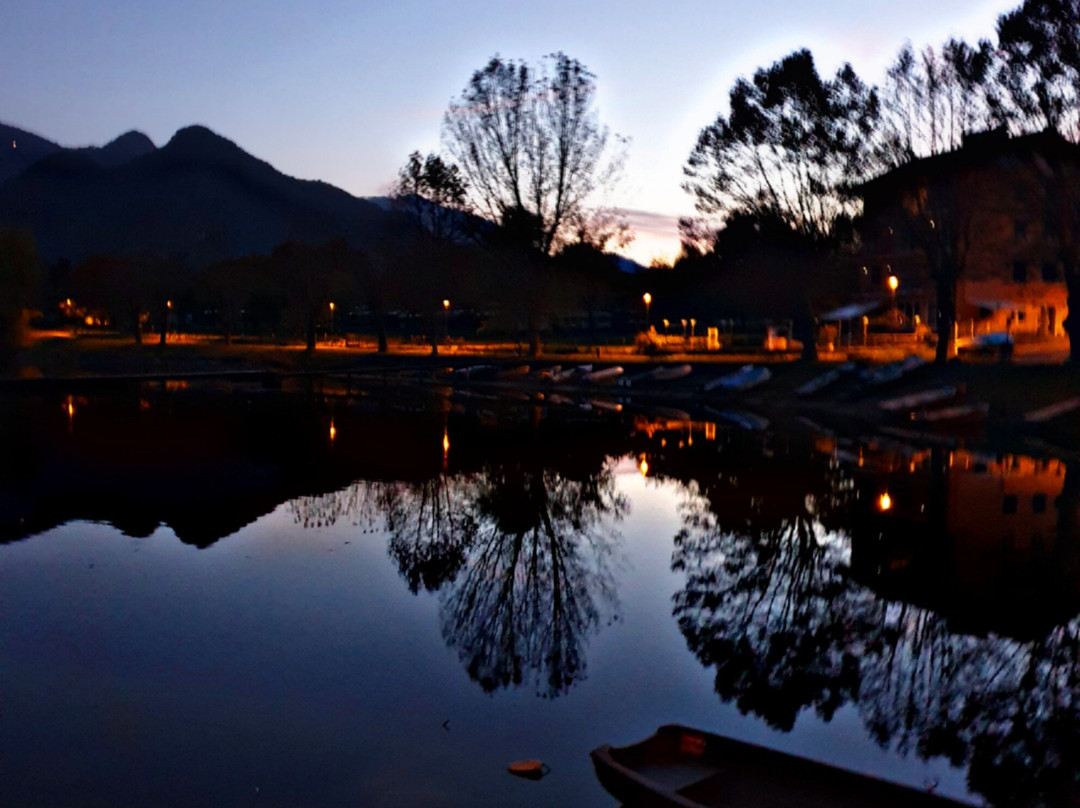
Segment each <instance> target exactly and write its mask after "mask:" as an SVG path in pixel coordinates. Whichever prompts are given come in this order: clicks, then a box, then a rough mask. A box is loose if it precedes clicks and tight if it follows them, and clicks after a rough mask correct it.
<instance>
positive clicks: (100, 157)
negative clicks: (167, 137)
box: [79, 129, 157, 168]
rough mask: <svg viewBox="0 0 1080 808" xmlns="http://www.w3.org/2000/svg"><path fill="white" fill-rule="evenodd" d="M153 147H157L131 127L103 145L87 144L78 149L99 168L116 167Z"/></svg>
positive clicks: (147, 152)
mask: <svg viewBox="0 0 1080 808" xmlns="http://www.w3.org/2000/svg"><path fill="white" fill-rule="evenodd" d="M155 149H157V147H156V146H155V145H154V142H153V141H152V140H150V138H148V137H147V136H146V135H144V134H143V133H142V132H136V131H135V130H134V129H133V130H132V131H130V132H125V133H124V134H122V135H120V137H118V138H116V139H115V140H112V141H110V142H109V143H107V144H105V145H104V146H100V147H99V146H88V147H86V148H83V149H79V151H81V152H85V153H87V154H89V155H90V156H91V157H92V158H94V162H95V163H97V165H98V166H100V167H101V168H116V167H117V166H122V165H123V164H124V163H130V162H131V161H132V160H134V159H135V158H137V157H142V156H143V155H144V154H150V152H152V151H154V150H155Z"/></svg>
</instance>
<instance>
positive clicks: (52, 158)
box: [0, 126, 396, 268]
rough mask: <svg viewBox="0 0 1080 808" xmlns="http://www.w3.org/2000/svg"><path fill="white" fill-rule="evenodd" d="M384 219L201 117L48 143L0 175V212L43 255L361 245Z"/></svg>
mask: <svg viewBox="0 0 1080 808" xmlns="http://www.w3.org/2000/svg"><path fill="white" fill-rule="evenodd" d="M46 143H47V142H46ZM140 152H141V154H139V153H140ZM133 154H139V156H135V157H134V158H133V159H127V160H126V162H125V161H124V160H125V158H127V157H128V156H130V155H133ZM394 221H396V217H393V216H391V215H389V214H387V213H385V212H383V211H381V210H380V209H379V208H378V207H376V206H375V205H373V204H371V203H369V202H367V201H365V200H362V199H358V198H356V197H354V196H352V195H350V194H348V193H346V192H345V191H342V190H341V189H339V188H335V187H334V186H332V185H328V184H327V183H323V182H313V181H308V180H298V179H295V178H293V177H288V176H286V175H285V174H282V173H281V172H279V171H278V170H277V169H275V168H274V167H273V166H271V165H270V164H269V163H266V162H264V161H262V160H259V159H257V158H255V157H253V156H251V155H250V154H248V153H247V152H245V151H244V150H243V149H241V148H240V147H239V146H237V145H236V144H235V143H233V142H232V141H230V140H227V139H226V138H223V137H221V136H220V135H217V134H215V133H214V132H212V131H210V130H209V129H207V128H205V127H202V126H191V127H187V128H185V129H181V130H180V131H178V132H177V133H176V134H175V135H174V136H173V138H172V140H170V141H169V142H168V143H167V144H166V145H165V146H163V147H162V148H160V149H153V144H152V143H150V142H149V140H148V139H147V138H145V136H143V135H141V134H139V133H137V132H129V133H128V134H126V135H123V136H122V137H120V138H118V139H117V140H115V141H113V142H112V143H110V144H109V145H108V146H105V147H104V148H102V149H97V150H93V149H88V150H58V151H54V152H53V153H51V154H48V155H47V156H45V157H44V159H40V160H39V161H38V162H36V164H34V165H32V166H31V167H29V168H27V169H25V170H24V171H22V173H21V174H19V175H18V176H15V177H14V178H13V179H10V180H9V181H7V182H5V183H3V184H0V223H3V224H7V225H14V226H21V227H28V228H30V229H31V230H32V231H33V232H34V235H35V238H36V240H37V245H38V250H39V251H40V252H41V255H42V257H43V258H44V259H45V260H46V261H49V262H52V261H55V260H57V259H59V258H67V259H69V260H71V261H73V262H77V261H79V260H81V259H83V258H85V257H87V256H89V255H97V254H119V255H137V254H142V255H155V256H159V257H167V258H173V259H178V260H180V261H182V262H183V263H184V264H185V265H186V266H187V267H189V268H196V267H201V266H204V265H206V264H208V263H211V262H214V261H217V260H221V259H224V258H235V257H240V256H244V255H250V254H252V253H264V254H265V253H269V252H270V250H271V249H272V248H273V247H274V246H276V245H278V244H280V243H281V242H283V241H288V240H292V241H297V242H302V243H310V244H315V243H324V242H326V241H328V240H331V239H334V238H339V237H344V238H346V239H347V240H348V241H349V242H350V243H351V244H352V245H354V246H361V247H362V246H370V245H371V244H372V243H373V242H375V241H376V240H377V239H379V238H380V237H381V236H382V235H383V234H384V233H385V232H386V230H387V228H388V227H389V226H391V225H392V223H393V222H394Z"/></svg>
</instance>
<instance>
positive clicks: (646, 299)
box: [641, 292, 652, 331]
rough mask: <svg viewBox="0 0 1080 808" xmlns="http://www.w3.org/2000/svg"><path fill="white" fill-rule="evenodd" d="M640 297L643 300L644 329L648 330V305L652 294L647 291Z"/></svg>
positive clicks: (650, 302)
mask: <svg viewBox="0 0 1080 808" xmlns="http://www.w3.org/2000/svg"><path fill="white" fill-rule="evenodd" d="M641 299H642V300H644V301H645V330H646V331H648V330H649V306H650V305H651V304H652V295H650V294H649V293H648V292H646V293H645V294H643V295H642V296H641Z"/></svg>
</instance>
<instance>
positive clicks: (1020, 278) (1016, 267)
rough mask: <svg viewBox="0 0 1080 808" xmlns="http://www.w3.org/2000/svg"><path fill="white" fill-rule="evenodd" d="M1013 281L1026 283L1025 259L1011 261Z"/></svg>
mask: <svg viewBox="0 0 1080 808" xmlns="http://www.w3.org/2000/svg"><path fill="white" fill-rule="evenodd" d="M1013 283H1027V261H1013Z"/></svg>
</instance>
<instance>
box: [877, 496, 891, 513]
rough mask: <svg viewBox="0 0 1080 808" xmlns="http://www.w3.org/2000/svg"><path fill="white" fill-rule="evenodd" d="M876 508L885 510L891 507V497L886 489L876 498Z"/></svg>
mask: <svg viewBox="0 0 1080 808" xmlns="http://www.w3.org/2000/svg"><path fill="white" fill-rule="evenodd" d="M877 506H878V510H881V511H887V510H889V509H890V508H892V497H890V496H889V492H888V491H886V492H885V493H883V494H882V495H881V496H880V497H878V500H877Z"/></svg>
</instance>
